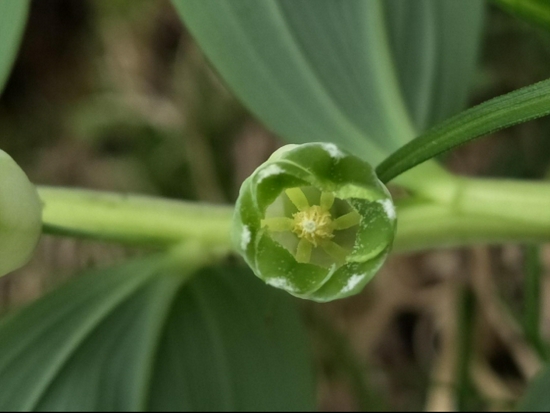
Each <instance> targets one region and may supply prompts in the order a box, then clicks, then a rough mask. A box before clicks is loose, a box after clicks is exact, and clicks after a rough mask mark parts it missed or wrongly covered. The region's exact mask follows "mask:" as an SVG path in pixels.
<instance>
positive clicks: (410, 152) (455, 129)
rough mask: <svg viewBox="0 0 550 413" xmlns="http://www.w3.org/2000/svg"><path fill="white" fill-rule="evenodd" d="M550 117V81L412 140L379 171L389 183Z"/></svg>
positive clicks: (483, 106)
mask: <svg viewBox="0 0 550 413" xmlns="http://www.w3.org/2000/svg"><path fill="white" fill-rule="evenodd" d="M548 114H550V80H545V81H543V82H539V83H536V84H534V85H531V86H528V87H525V88H522V89H519V90H516V91H514V92H511V93H508V94H506V95H503V96H499V97H497V98H495V99H492V100H489V101H487V102H485V103H482V104H481V105H478V106H475V107H473V108H471V109H468V110H466V111H464V112H462V113H460V114H458V115H456V116H454V117H452V118H450V119H448V120H446V121H444V122H442V123H441V124H439V125H436V126H435V127H433V128H432V129H430V130H428V131H427V132H426V133H424V134H423V135H421V136H419V137H418V138H416V139H415V140H413V141H411V142H410V143H408V144H407V145H405V146H404V147H402V148H401V149H399V150H398V151H397V152H395V153H394V154H392V155H391V156H390V157H389V158H388V159H386V160H385V161H384V162H382V163H381V164H380V165H379V166H378V167H377V168H376V172H377V174H378V177H379V178H380V179H381V180H382V181H383V182H388V181H390V180H392V179H393V178H395V177H396V176H398V175H400V174H402V173H403V172H405V171H407V170H409V169H411V168H413V167H415V166H416V165H418V164H420V163H422V162H424V161H427V160H428V159H430V158H433V157H434V156H437V155H439V154H441V153H443V152H445V151H448V150H450V149H452V148H454V147H456V146H458V145H462V144H463V143H466V142H468V141H471V140H472V139H476V138H479V137H481V136H484V135H487V134H489V133H491V132H495V131H497V130H500V129H504V128H507V127H509V126H513V125H516V124H518V123H522V122H527V121H529V120H533V119H536V118H539V117H542V116H545V115H548Z"/></svg>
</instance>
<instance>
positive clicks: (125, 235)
mask: <svg viewBox="0 0 550 413" xmlns="http://www.w3.org/2000/svg"><path fill="white" fill-rule="evenodd" d="M38 192H39V195H40V197H41V199H42V202H43V203H44V211H43V217H42V221H43V226H44V227H43V228H44V232H45V233H48V234H54V235H68V236H75V237H80V238H91V239H102V240H110V241H116V242H121V243H125V244H132V245H151V246H160V247H167V246H172V245H175V244H179V243H181V242H183V241H186V240H194V241H198V242H201V243H202V244H205V245H209V246H212V247H225V248H228V249H229V248H231V240H230V225H231V216H232V214H233V208H232V207H227V206H215V205H208V204H198V203H191V202H182V201H171V200H166V199H160V198H153V197H146V196H135V195H119V194H112V193H105V192H95V191H86V190H73V189H63V188H49V187H39V188H38Z"/></svg>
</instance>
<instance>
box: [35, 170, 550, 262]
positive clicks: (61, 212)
mask: <svg viewBox="0 0 550 413" xmlns="http://www.w3.org/2000/svg"><path fill="white" fill-rule="evenodd" d="M451 178H452V182H453V185H449V186H448V187H445V186H444V185H443V184H442V185H441V186H439V187H438V186H434V187H433V189H434V191H433V193H432V194H433V196H432V197H429V198H428V199H420V198H418V197H416V198H412V199H408V200H405V201H403V202H399V203H398V216H399V223H398V230H397V237H396V240H395V244H394V250H395V251H396V252H409V251H418V250H426V249H433V248H440V247H456V246H465V245H474V244H497V243H504V242H514V243H518V242H521V243H539V242H548V241H550V214H548V210H549V209H550V183H546V182H521V181H505V180H486V179H467V178H455V177H452V176H451ZM39 194H40V196H41V198H42V200H43V202H44V215H43V223H44V232H45V233H48V234H56V235H69V236H76V237H82V238H92V239H102V240H111V241H117V242H122V243H126V244H138V245H139V244H145V245H153V246H160V247H166V246H170V245H174V244H178V243H180V242H182V241H185V240H197V241H199V242H202V243H203V244H206V245H212V246H216V247H223V248H226V249H229V248H231V240H230V227H231V217H232V214H233V208H232V207H229V206H214V205H208V204H198V203H190V202H182V201H169V200H163V199H156V198H151V197H143V196H129V195H117V194H110V193H102V192H94V191H83V190H71V189H56V188H44V187H41V188H39Z"/></svg>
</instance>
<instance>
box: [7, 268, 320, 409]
mask: <svg viewBox="0 0 550 413" xmlns="http://www.w3.org/2000/svg"><path fill="white" fill-rule="evenodd" d="M185 279H186V277H185V275H182V274H181V273H175V272H174V270H170V269H167V267H166V265H165V264H164V262H163V260H161V259H158V258H150V259H142V260H139V261H136V262H132V263H129V264H126V265H123V266H120V267H118V268H113V269H108V270H101V271H91V272H89V273H88V274H86V275H83V276H81V277H79V278H77V279H76V280H73V281H72V282H70V283H69V284H68V285H66V286H64V287H62V288H60V289H59V290H57V291H54V292H53V293H51V294H49V295H47V296H46V297H44V298H42V299H40V300H39V301H37V302H36V303H34V304H32V305H30V306H29V307H27V308H26V309H23V310H22V311H21V312H19V313H17V314H15V315H13V316H10V317H9V318H7V319H5V320H4V321H3V322H2V323H1V324H0V387H1V388H2V391H1V392H0V410H1V411H5V410H18V411H19V410H49V411H51V410H53V411H59V410H69V411H70V410H74V411H96V410H101V411H102V410H114V411H121V410H124V411H127V410H130V411H136V410H210V409H212V410H220V409H226V410H253V409H258V410H268V409H284V410H295V409H296V410H299V409H301V410H306V409H312V408H313V407H314V405H313V403H312V399H313V397H312V394H313V391H312V382H313V380H312V376H311V371H310V366H309V360H308V356H307V352H306V347H305V337H304V333H303V331H302V329H301V325H300V322H299V316H298V314H297V313H296V312H295V309H294V308H293V306H292V305H291V303H289V301H288V300H287V299H286V297H284V296H283V297H281V295H280V294H277V293H276V292H275V291H274V290H273V289H270V288H267V287H265V286H263V285H262V284H261V283H258V282H257V280H256V279H255V277H253V276H252V275H251V274H250V273H248V271H244V270H238V271H235V270H229V269H221V268H220V269H206V270H203V271H201V272H200V274H198V275H197V277H196V278H195V279H194V280H192V281H191V282H190V283H189V284H184V281H185Z"/></svg>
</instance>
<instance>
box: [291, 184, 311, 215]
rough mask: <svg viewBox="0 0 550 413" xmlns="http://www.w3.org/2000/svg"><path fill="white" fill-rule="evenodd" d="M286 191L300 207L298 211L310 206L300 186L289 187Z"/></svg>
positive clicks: (297, 206)
mask: <svg viewBox="0 0 550 413" xmlns="http://www.w3.org/2000/svg"><path fill="white" fill-rule="evenodd" d="M285 193H286V195H287V196H288V198H289V199H290V201H291V202H292V203H293V204H294V205H295V206H296V208H298V211H303V210H304V209H307V208H309V202H308V200H307V198H306V196H305V194H304V192H303V191H302V190H301V189H300V188H288V189H286V190H285Z"/></svg>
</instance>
